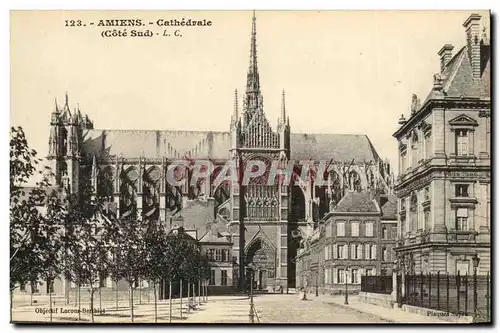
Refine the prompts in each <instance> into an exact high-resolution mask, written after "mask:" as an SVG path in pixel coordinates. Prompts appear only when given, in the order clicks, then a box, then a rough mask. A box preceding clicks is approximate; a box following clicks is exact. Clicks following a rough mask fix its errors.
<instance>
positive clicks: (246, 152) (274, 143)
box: [230, 12, 290, 288]
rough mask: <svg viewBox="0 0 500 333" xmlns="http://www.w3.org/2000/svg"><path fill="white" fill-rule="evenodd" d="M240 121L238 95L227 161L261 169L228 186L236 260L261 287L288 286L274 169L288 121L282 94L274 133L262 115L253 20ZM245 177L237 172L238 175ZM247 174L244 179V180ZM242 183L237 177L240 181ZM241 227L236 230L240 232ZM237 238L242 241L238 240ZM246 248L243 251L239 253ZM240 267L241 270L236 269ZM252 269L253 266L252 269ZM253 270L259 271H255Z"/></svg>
mask: <svg viewBox="0 0 500 333" xmlns="http://www.w3.org/2000/svg"><path fill="white" fill-rule="evenodd" d="M242 99H243V112H242V119H241V120H240V119H239V113H238V111H239V110H238V97H237V94H235V107H234V110H233V116H232V121H231V153H232V154H231V158H232V159H233V162H234V163H235V164H236V166H237V168H238V170H240V171H242V170H245V171H248V170H254V169H255V168H256V166H257V165H258V166H257V168H259V169H260V168H265V170H262V171H264V172H263V174H262V176H259V177H249V182H248V183H245V184H242V185H240V184H233V186H232V188H231V203H232V214H231V221H230V225H231V226H232V228H231V229H232V231H233V235H234V243H235V244H239V245H238V246H239V248H238V249H235V252H234V253H233V255H234V256H236V255H238V256H239V258H240V262H241V261H244V265H242V266H246V268H247V271H246V272H243V271H240V276H241V274H246V275H247V276H248V273H249V271H248V269H250V270H254V272H253V273H254V276H255V279H257V280H258V281H259V282H258V286H259V287H260V288H266V287H272V286H277V285H282V286H283V287H286V286H287V239H288V205H289V203H288V196H289V187H288V185H284V186H282V185H281V183H280V179H281V178H280V176H279V175H277V174H276V172H275V170H277V169H278V168H282V167H283V166H286V164H287V162H288V160H289V158H290V126H289V122H288V119H287V118H286V110H285V95H284V92H283V95H282V107H281V114H280V118H279V120H278V126H277V131H274V130H273V129H272V127H271V125H270V124H269V121H268V119H267V117H266V115H265V113H264V103H263V98H262V93H261V90H260V76H259V68H258V62H257V25H256V17H255V12H254V15H253V17H252V30H251V38H250V61H249V66H248V73H247V83H246V88H245V94H244V95H243V97H242ZM242 175H243V173H242V172H240V177H241V176H242ZM247 176H248V175H245V176H244V177H243V179H246V177H247ZM240 181H241V178H240ZM238 226H239V228H238ZM240 234H241V238H240ZM242 248H243V249H244V250H243V252H241V250H240V249H242ZM240 267H241V266H240ZM252 267H253V268H252ZM255 267H258V268H257V271H255V269H256V268H255Z"/></svg>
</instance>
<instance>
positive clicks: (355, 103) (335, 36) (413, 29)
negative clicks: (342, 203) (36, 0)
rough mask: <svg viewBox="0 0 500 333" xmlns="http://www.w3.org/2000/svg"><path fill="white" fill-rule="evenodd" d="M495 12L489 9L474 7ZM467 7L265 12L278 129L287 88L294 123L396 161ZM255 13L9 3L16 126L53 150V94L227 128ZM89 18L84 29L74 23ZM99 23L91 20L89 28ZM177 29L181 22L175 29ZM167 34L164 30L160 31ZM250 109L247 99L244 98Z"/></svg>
mask: <svg viewBox="0 0 500 333" xmlns="http://www.w3.org/2000/svg"><path fill="white" fill-rule="evenodd" d="M474 12H477V13H480V14H481V15H483V17H484V16H487V13H486V12H484V11H483V12H481V11H474ZM470 13H472V12H470V11H257V12H256V17H257V50H258V63H259V72H260V83H261V90H262V94H263V99H264V111H265V113H266V115H267V117H268V119H269V121H270V123H271V124H272V125H273V127H274V128H276V122H277V118H278V116H279V113H280V104H281V91H282V89H284V90H285V92H286V109H287V115H288V116H289V117H290V125H291V130H292V132H296V133H297V132H298V133H338V134H366V135H368V137H369V138H370V140H371V142H372V143H373V145H374V147H375V148H376V150H377V151H378V153H379V155H380V156H381V157H382V158H388V159H389V160H390V162H391V164H392V167H393V169H397V144H396V140H395V139H394V138H393V137H392V134H393V133H394V132H395V131H396V130H397V128H398V119H399V117H400V116H401V114H404V115H405V116H406V117H408V115H409V108H410V104H411V96H412V94H413V93H416V94H417V95H418V97H419V98H420V99H421V100H424V99H425V97H426V95H427V94H428V92H429V91H430V89H431V86H432V82H433V76H432V74H433V73H436V72H438V71H439V57H438V55H437V52H438V51H439V49H440V48H441V47H442V46H443V45H444V44H447V43H449V44H452V45H454V46H455V49H454V52H457V51H458V50H459V49H460V48H461V47H462V46H464V45H465V31H464V28H463V27H462V24H463V22H464V21H465V20H466V18H467V17H468V16H469V15H470ZM175 18H177V19H179V20H180V19H182V18H186V19H188V18H192V19H196V20H203V19H206V20H210V21H212V25H211V26H205V27H179V30H180V32H181V34H182V37H163V36H161V35H162V34H163V30H164V27H158V26H157V25H155V24H153V25H151V26H150V25H147V26H146V27H139V28H137V27H123V28H117V29H119V30H122V29H127V32H128V33H130V31H131V30H134V29H135V30H143V31H145V30H147V29H149V30H151V31H152V32H153V33H154V34H155V35H154V36H153V37H150V38H149V37H142V38H140V37H135V38H133V37H121V38H103V37H101V31H103V30H105V28H101V27H97V26H96V25H97V23H98V21H99V20H100V19H103V20H105V19H141V20H142V21H143V22H149V21H152V22H156V20H158V19H165V20H170V19H175ZM251 18H252V12H251V11H191V12H181V11H122V12H117V11H114V12H111V11H109V12H106V11H100V12H99V11H43V12H42V11H23V12H20V11H17V12H16V11H14V12H11V119H10V121H11V125H12V126H22V127H23V128H24V130H25V132H26V135H27V139H28V142H29V145H30V146H31V147H32V148H34V149H35V150H37V151H38V153H39V155H40V156H46V155H47V152H48V139H49V129H50V127H49V123H50V114H51V112H52V111H53V110H54V100H55V99H56V98H57V101H58V103H59V105H61V106H62V105H63V104H64V96H65V92H68V95H69V104H70V107H71V109H73V108H74V107H77V105H78V106H79V107H80V109H81V110H82V112H84V113H87V114H88V115H89V117H90V118H91V119H92V120H93V121H94V124H95V128H98V129H106V128H107V129H158V130H159V129H170V130H213V131H228V130H229V124H230V120H231V113H232V110H233V102H234V101H233V96H234V89H238V90H239V91H240V92H241V93H243V91H244V88H245V83H246V73H247V69H248V62H249V51H250V32H251ZM66 20H82V22H83V23H85V24H87V26H86V27H65V21H66ZM90 22H94V26H90ZM171 32H173V30H172V31H171ZM156 33H158V34H159V35H156ZM240 109H241V105H240Z"/></svg>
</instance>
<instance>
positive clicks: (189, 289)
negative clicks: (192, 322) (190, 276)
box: [187, 282, 191, 313]
mask: <svg viewBox="0 0 500 333" xmlns="http://www.w3.org/2000/svg"><path fill="white" fill-rule="evenodd" d="M190 295H191V285H190V284H189V282H188V296H187V302H188V303H187V305H188V313H190V312H191V302H190V298H189V297H190Z"/></svg>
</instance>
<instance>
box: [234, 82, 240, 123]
mask: <svg viewBox="0 0 500 333" xmlns="http://www.w3.org/2000/svg"><path fill="white" fill-rule="evenodd" d="M238 118H239V114H238V89H234V106H233V125H236V124H237V123H238Z"/></svg>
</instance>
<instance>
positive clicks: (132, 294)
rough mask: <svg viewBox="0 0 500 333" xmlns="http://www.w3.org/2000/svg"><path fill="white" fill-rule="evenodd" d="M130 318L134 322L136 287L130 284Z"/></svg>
mask: <svg viewBox="0 0 500 333" xmlns="http://www.w3.org/2000/svg"><path fill="white" fill-rule="evenodd" d="M130 319H131V320H132V322H134V287H133V283H131V284H130Z"/></svg>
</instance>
